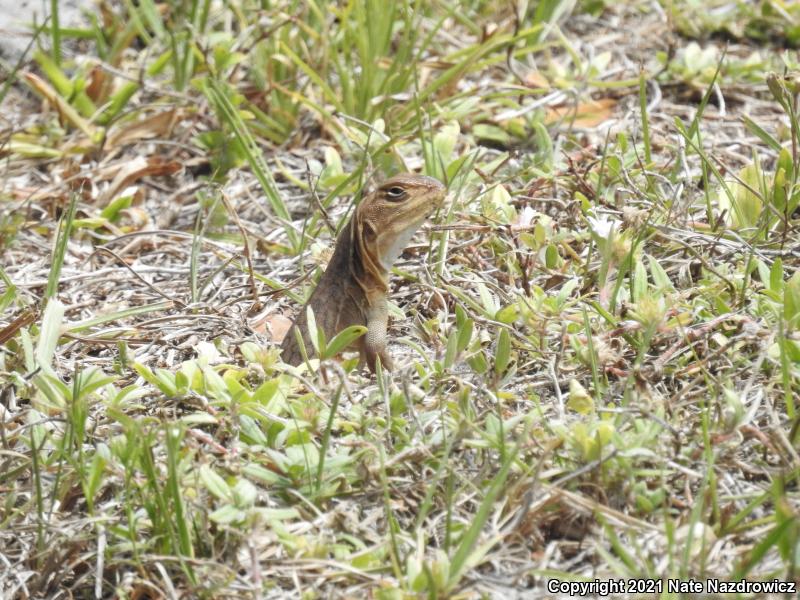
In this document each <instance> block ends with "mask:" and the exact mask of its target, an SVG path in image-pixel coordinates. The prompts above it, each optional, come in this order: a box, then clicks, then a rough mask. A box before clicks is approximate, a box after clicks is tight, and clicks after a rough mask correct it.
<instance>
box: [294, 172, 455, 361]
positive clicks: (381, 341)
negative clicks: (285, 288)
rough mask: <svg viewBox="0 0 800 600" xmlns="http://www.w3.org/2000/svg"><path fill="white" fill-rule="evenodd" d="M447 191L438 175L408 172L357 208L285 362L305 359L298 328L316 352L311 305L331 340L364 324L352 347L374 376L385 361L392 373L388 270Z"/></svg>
mask: <svg viewBox="0 0 800 600" xmlns="http://www.w3.org/2000/svg"><path fill="white" fill-rule="evenodd" d="M445 193H446V188H445V186H444V185H442V183H441V182H439V181H438V180H437V179H434V178H433V177H427V176H425V175H416V174H413V173H403V174H400V175H395V176H394V177H392V178H390V179H387V180H386V181H384V182H383V183H382V184H380V185H379V186H378V187H377V189H375V191H374V192H372V193H371V194H369V195H367V196H366V197H365V198H364V199H363V200H362V201H361V202H360V203H359V204H358V206H357V207H356V209H355V211H354V213H353V216H352V217H351V218H350V220H349V221H348V223H347V225H345V226H344V228H343V229H342V230H341V232H340V233H339V236H338V237H337V239H336V246H335V249H334V252H333V256H332V257H331V259H330V262H329V263H328V266H327V268H326V269H325V273H324V274H323V275H322V277H321V279H320V281H319V283H318V284H317V287H316V288H315V289H314V291H313V292H312V294H311V296H310V297H309V299H308V301H307V302H306V304H305V305H304V306H303V308H302V309H301V310H300V312H299V313H298V315H297V317H296V318H295V320H294V323H293V324H292V326H291V328H290V329H289V331H288V332H287V334H286V337H285V338H284V340H283V344H282V346H281V350H282V354H283V361H284V362H285V363H287V364H290V365H297V364H300V362H302V360H303V358H302V354H301V352H300V347H299V345H298V343H297V339H296V334H295V330H299V332H300V334H301V336H302V338H303V344H304V345H305V348H306V351H308V352H311V351H313V350H312V349H313V345H312V343H311V337H310V335H309V331H308V323H307V319H306V314H307V307H309V306H310V307H311V309H312V310H313V311H314V319H315V321H316V324H317V327H318V328H322V331H323V332H324V334H325V339H327V340H330V339H331V338H332V337H333V336H335V335H336V334H337V333H339V332H340V331H342V330H343V329H345V328H347V327H349V326H351V325H365V326H366V327H367V332H366V334H365V335H363V336H361V337H360V338H358V340H356V342H354V344H353V345H356V346H357V348H358V350H359V353H360V355H361V361H362V363H363V362H366V364H367V366H368V367H369V370H370V371H371V372H372V373H375V369H376V362H377V359H378V358H379V357H380V361H381V365H382V366H383V368H385V369H388V370H390V371H391V370H392V368H393V364H392V360H391V358H390V356H389V353H388V351H387V349H386V344H387V341H388V339H387V326H388V320H389V310H388V301H387V294H388V292H389V285H388V276H389V269H391V268H392V264H394V261H395V260H396V259H397V257H398V256H400V253H401V252H402V251H403V250H404V249H405V247H406V246H407V245H408V242H409V241H410V240H411V238H412V236H413V235H414V234H415V233H416V231H417V230H418V229H419V228H420V226H421V225H422V223H423V222H424V221H425V219H427V218H428V216H429V215H430V214H431V213H432V212H433V211H434V210H435V209H436V208H437V207H439V206H440V205H441V204H442V202H443V201H444V197H445Z"/></svg>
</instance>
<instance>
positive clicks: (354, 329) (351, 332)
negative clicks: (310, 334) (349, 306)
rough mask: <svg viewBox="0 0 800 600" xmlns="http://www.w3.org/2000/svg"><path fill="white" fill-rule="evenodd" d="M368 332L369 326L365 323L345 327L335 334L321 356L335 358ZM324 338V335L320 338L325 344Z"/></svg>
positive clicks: (321, 342)
mask: <svg viewBox="0 0 800 600" xmlns="http://www.w3.org/2000/svg"><path fill="white" fill-rule="evenodd" d="M366 333H367V328H366V327H364V326H363V325H351V326H350V327H347V328H346V329H343V330H342V331H340V332H339V333H337V334H336V335H335V336H334V338H333V339H332V340H331V341H330V343H328V344H327V346H325V350H324V352H323V353H322V354H321V355H320V357H321V358H323V359H328V358H333V357H334V356H336V355H338V354H339V353H340V352H342V351H343V350H344V349H345V348H347V347H348V346H350V344H352V343H353V342H355V341H356V340H357V339H358V338H360V337H361V336H362V335H364V334H366ZM320 335H322V333H320ZM312 339H313V338H312ZM324 340H325V338H324V337H321V338H320V345H323V344H324Z"/></svg>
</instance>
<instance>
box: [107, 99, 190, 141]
mask: <svg viewBox="0 0 800 600" xmlns="http://www.w3.org/2000/svg"><path fill="white" fill-rule="evenodd" d="M183 117H184V113H183V112H182V111H179V110H176V109H174V108H173V109H171V110H166V111H164V112H160V113H156V114H154V115H151V116H149V117H145V118H144V119H139V120H138V121H127V122H125V123H122V124H121V125H119V126H116V127H114V128H113V130H112V131H111V132H110V133H109V134H108V138H107V139H106V146H107V147H109V148H117V147H119V146H124V145H126V144H131V143H133V142H137V141H139V140H149V139H153V138H162V137H169V135H170V133H171V132H172V128H173V127H174V126H175V123H177V122H178V121H179V120H180V119H182V118H183Z"/></svg>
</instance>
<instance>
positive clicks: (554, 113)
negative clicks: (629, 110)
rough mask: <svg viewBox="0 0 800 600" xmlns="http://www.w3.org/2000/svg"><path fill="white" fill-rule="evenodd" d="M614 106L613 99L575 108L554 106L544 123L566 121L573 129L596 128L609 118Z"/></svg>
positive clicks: (592, 101)
mask: <svg viewBox="0 0 800 600" xmlns="http://www.w3.org/2000/svg"><path fill="white" fill-rule="evenodd" d="M616 106H617V101H616V100H614V99H613V98H601V99H600V100H590V101H589V102H580V103H578V105H577V106H575V105H574V104H573V105H564V106H556V107H553V108H551V109H550V110H548V111H547V119H546V122H547V123H548V124H549V123H552V122H554V121H559V120H561V119H566V120H567V121H568V122H570V123H572V124H573V125H574V126H575V127H597V126H598V125H600V124H601V123H603V122H605V121H607V120H608V119H610V118H611V113H612V112H613V111H614V108H616Z"/></svg>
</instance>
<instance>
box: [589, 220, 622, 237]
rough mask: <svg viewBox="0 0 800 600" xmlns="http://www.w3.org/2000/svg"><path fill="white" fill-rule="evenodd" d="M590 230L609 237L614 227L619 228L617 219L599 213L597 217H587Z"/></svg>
mask: <svg viewBox="0 0 800 600" xmlns="http://www.w3.org/2000/svg"><path fill="white" fill-rule="evenodd" d="M587 220H588V221H589V227H590V228H591V230H592V231H593V232H594V233H595V234H596V235H597V236H599V237H601V238H609V237H611V234H612V232H613V231H614V229H615V228H619V221H617V220H616V219H610V218H609V217H608V215H600V217H599V218H596V217H587Z"/></svg>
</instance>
